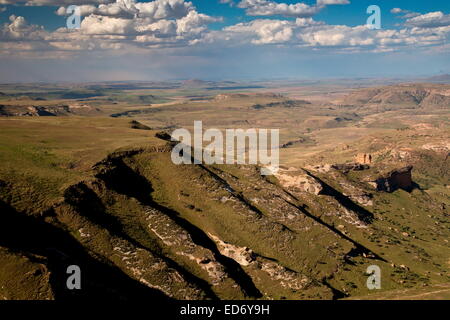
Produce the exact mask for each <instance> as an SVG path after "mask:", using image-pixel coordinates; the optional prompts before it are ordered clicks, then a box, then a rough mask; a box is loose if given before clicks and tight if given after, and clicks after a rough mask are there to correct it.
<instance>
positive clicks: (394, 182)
mask: <svg viewBox="0 0 450 320" xmlns="http://www.w3.org/2000/svg"><path fill="white" fill-rule="evenodd" d="M412 169H413V167H412V166H407V167H403V168H400V169H395V170H392V171H390V172H388V173H387V174H386V175H384V176H381V177H379V178H377V179H376V180H375V184H376V188H377V190H378V191H386V192H393V191H395V190H397V189H403V190H406V191H411V190H412V189H413V181H412V175H411V172H412Z"/></svg>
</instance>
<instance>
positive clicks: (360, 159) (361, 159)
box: [355, 153, 372, 164]
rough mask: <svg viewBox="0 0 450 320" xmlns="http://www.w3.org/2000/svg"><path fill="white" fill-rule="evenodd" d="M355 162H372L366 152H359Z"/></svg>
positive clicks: (370, 156)
mask: <svg viewBox="0 0 450 320" xmlns="http://www.w3.org/2000/svg"><path fill="white" fill-rule="evenodd" d="M355 162H356V163H362V164H371V163H372V155H371V154H368V153H359V154H357V155H356V157H355Z"/></svg>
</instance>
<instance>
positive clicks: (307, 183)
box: [276, 168, 323, 195]
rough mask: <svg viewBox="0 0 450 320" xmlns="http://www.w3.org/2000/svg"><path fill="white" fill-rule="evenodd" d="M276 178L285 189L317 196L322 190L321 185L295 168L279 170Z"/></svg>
mask: <svg viewBox="0 0 450 320" xmlns="http://www.w3.org/2000/svg"><path fill="white" fill-rule="evenodd" d="M276 177H277V179H278V180H279V181H280V183H281V185H282V186H283V187H285V188H287V189H293V190H299V191H302V192H308V193H312V194H315V195H319V194H320V193H321V192H322V190H323V186H322V184H321V183H320V182H319V181H317V180H316V179H314V178H313V177H311V176H310V175H308V174H307V173H306V172H305V171H303V170H298V169H295V168H290V169H287V170H283V169H280V170H279V171H278V173H277V174H276Z"/></svg>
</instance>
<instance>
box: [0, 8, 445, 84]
mask: <svg viewBox="0 0 450 320" xmlns="http://www.w3.org/2000/svg"><path fill="white" fill-rule="evenodd" d="M27 1H28V3H26V2H27ZM102 1H103V2H104V4H103V5H100V3H101V2H102ZM119 1H124V0H119ZM125 1H127V0H125ZM128 1H131V3H132V6H131V7H130V8H132V10H134V11H132V12H134V13H130V12H131V11H126V10H125V9H123V10H122V9H121V8H123V7H120V6H119V5H118V4H117V3H116V1H115V0H110V1H108V0H73V1H68V0H19V1H12V0H0V24H1V25H2V27H1V30H0V49H1V51H0V55H1V59H0V71H1V72H0V81H2V82H7V81H90V80H92V81H98V80H159V79H173V78H177V79H179V78H203V79H214V80H219V79H235V80H236V79H259V78H266V79H267V78H283V77H286V78H302V79H303V78H325V77H326V78H329V77H335V78H339V77H396V76H398V77H403V76H405V77H407V76H412V77H417V76H427V75H435V74H440V73H450V66H449V63H448V61H450V59H449V57H450V45H449V44H448V39H449V38H450V2H449V1H441V0H439V1H438V0H429V1H419V0H395V1H394V0H318V1H317V3H316V1H315V0H304V1H296V0H278V1H275V0H234V1H233V2H234V4H233V5H230V3H220V0H192V1H191V3H189V1H183V0H154V1H133V0H128ZM320 1H321V2H322V3H321V4H320V3H318V2H320ZM338 2H340V3H339V4H337V3H338ZM12 3H14V4H12ZM72 3H74V4H83V5H84V6H83V15H84V16H83V22H82V24H81V28H80V29H78V30H67V29H66V28H65V24H66V19H67V14H66V13H65V7H67V5H69V4H72ZM49 4H52V5H49ZM374 4H375V5H378V6H379V7H380V8H381V23H382V25H381V29H380V30H369V29H367V28H366V26H365V23H366V19H367V17H368V14H367V13H366V9H367V7H368V6H370V5H374ZM393 8H397V9H396V10H394V11H392V9H393ZM124 10H125V11H124ZM127 10H128V9H127ZM130 10H131V9H130ZM136 13H137V14H136Z"/></svg>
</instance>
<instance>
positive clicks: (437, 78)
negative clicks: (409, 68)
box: [427, 74, 450, 83]
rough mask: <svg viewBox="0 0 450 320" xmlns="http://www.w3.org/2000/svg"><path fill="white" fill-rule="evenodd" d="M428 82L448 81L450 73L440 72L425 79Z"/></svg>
mask: <svg viewBox="0 0 450 320" xmlns="http://www.w3.org/2000/svg"><path fill="white" fill-rule="evenodd" d="M427 81H430V82H438V83H450V74H441V75H438V76H434V77H430V78H428V79H427Z"/></svg>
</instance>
